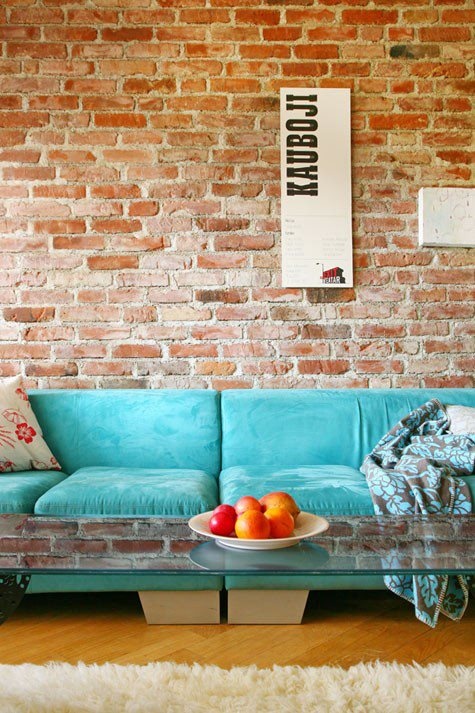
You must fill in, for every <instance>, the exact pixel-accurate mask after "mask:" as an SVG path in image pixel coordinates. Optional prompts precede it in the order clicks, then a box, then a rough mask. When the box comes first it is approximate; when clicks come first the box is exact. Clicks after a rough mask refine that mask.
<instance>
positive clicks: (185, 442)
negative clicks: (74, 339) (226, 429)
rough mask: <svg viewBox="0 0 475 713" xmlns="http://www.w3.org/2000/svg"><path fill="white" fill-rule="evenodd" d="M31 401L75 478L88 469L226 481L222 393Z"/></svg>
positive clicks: (79, 395) (39, 394)
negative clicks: (181, 473) (169, 472)
mask: <svg viewBox="0 0 475 713" xmlns="http://www.w3.org/2000/svg"><path fill="white" fill-rule="evenodd" d="M29 396H30V400H31V405H32V407H33V409H34V411H35V414H36V416H37V418H38V421H39V423H40V426H41V428H42V429H43V435H44V437H45V440H46V442H47V443H48V445H49V447H50V448H51V450H52V451H53V453H54V455H55V456H56V458H57V459H58V461H59V462H60V464H61V466H62V468H63V470H64V471H66V472H67V473H72V472H74V471H75V470H77V469H78V468H87V467H88V466H97V467H99V466H117V467H127V466H130V467H132V468H189V469H193V470H204V471H206V472H207V473H209V474H210V475H214V476H217V475H218V473H219V470H220V462H221V442H220V441H221V427H220V412H219V394H218V393H217V392H215V391H212V390H198V389H197V390H186V391H185V390H173V389H150V390H139V389H137V390H112V389H102V390H97V391H95V390H94V391H93V390H84V391H81V390H74V391H73V390H67V391H65V390H44V391H32V392H29Z"/></svg>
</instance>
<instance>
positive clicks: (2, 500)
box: [0, 470, 67, 513]
mask: <svg viewBox="0 0 475 713" xmlns="http://www.w3.org/2000/svg"><path fill="white" fill-rule="evenodd" d="M65 478H67V475H66V474H65V473H61V472H60V471H58V470H19V471H16V472H14V473H2V474H1V475H0V513H8V512H24V513H32V512H33V509H34V507H35V503H36V501H37V500H38V498H39V497H41V495H43V493H45V492H46V491H47V490H49V489H50V488H52V487H53V486H54V485H57V484H58V483H61V482H62V481H63V480H64V479H65Z"/></svg>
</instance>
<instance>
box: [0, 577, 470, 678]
mask: <svg viewBox="0 0 475 713" xmlns="http://www.w3.org/2000/svg"><path fill="white" fill-rule="evenodd" d="M0 634H1V635H0V663H4V664H7V663H8V664H19V663H27V662H28V663H37V664H43V663H46V662H47V661H53V660H54V661H66V662H69V663H72V664H75V663H77V662H78V661H84V662H85V663H89V664H90V663H98V664H100V663H105V662H107V661H109V662H114V663H121V664H129V663H133V664H145V663H148V662H151V661H175V662H179V663H193V662H198V663H201V664H216V665H218V666H222V667H224V668H229V667H230V666H233V665H241V666H245V665H249V664H256V665H258V666H259V667H269V666H272V665H273V664H278V665H292V664H298V665H300V666H322V665H341V666H343V667H345V668H346V667H348V666H352V665H354V664H356V663H359V662H360V661H375V660H380V661H398V662H400V663H412V662H413V661H417V662H418V663H421V664H427V663H432V662H438V661H441V662H443V663H446V664H450V665H454V664H465V665H475V600H473V599H472V600H471V602H470V604H469V608H468V610H467V612H466V614H465V616H464V618H463V620H462V621H461V622H460V623H455V622H452V621H450V620H448V619H446V618H445V617H443V616H441V618H440V621H439V625H438V626H437V628H436V629H434V630H432V629H430V628H429V627H427V626H425V625H424V624H421V623H420V622H418V621H417V620H416V619H415V618H414V615H413V611H412V607H411V606H410V605H409V604H408V603H407V602H405V601H403V600H401V599H399V598H397V597H396V596H394V595H393V594H391V593H390V592H383V591H381V592H319V593H315V592H313V593H311V595H310V598H309V603H308V605H307V609H306V612H305V616H304V621H303V623H302V624H301V625H299V626H294V625H286V626H267V625H266V626H263V625H258V626H243V625H241V626H236V625H234V626H231V625H227V624H221V625H209V626H147V624H146V623H145V620H144V618H143V615H142V611H141V608H140V604H139V600H138V596H137V595H136V594H135V593H113V594H103V593H101V594H66V593H62V594H42V595H39V594H35V595H30V596H27V597H25V599H24V600H23V602H22V603H21V605H20V607H19V609H18V610H17V611H16V612H15V614H14V615H13V616H12V618H11V619H9V620H8V621H7V622H6V623H5V624H4V625H3V626H2V627H1V629H0Z"/></svg>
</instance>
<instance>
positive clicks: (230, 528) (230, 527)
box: [209, 511, 236, 537]
mask: <svg viewBox="0 0 475 713" xmlns="http://www.w3.org/2000/svg"><path fill="white" fill-rule="evenodd" d="M235 522H236V513H233V514H232V515H231V514H230V513H228V512H222V511H221V512H217V513H215V514H214V515H211V517H210V519H209V529H210V530H211V532H212V533H213V535H223V536H224V537H229V536H230V535H232V534H233V532H234V523H235Z"/></svg>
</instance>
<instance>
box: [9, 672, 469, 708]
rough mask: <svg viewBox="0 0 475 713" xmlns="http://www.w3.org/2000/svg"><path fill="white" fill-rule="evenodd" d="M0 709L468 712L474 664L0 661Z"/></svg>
mask: <svg viewBox="0 0 475 713" xmlns="http://www.w3.org/2000/svg"><path fill="white" fill-rule="evenodd" d="M0 711H1V713H20V712H21V713H215V712H216V713H218V711H219V713H241V712H243V713H244V712H245V713H300V712H302V713H317V711H318V713H340V712H343V711H344V712H345V713H347V712H348V713H373V712H374V713H383V712H384V713H433V711H441V712H443V713H452V711H453V713H472V712H473V711H475V667H473V666H471V667H467V666H444V665H443V664H430V665H428V666H426V667H424V666H419V665H417V664H413V665H412V666H408V665H401V664H395V663H392V664H389V663H388V664H386V663H378V662H377V663H371V664H358V665H357V666H352V667H351V668H350V669H348V670H346V669H343V668H338V667H331V666H322V667H320V668H310V667H308V668H300V667H299V666H274V667H273V668H272V669H259V668H257V667H255V666H248V667H242V668H241V667H236V668H232V669H231V670H229V671H227V670H225V669H221V668H218V667H217V666H200V665H198V664H195V665H193V666H188V665H185V664H174V663H151V664H148V665H146V666H120V665H116V664H105V665H102V666H86V665H85V664H79V665H78V666H72V665H70V664H64V663H50V664H48V665H46V666H35V665H33V664H23V665H21V666H6V665H0Z"/></svg>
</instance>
